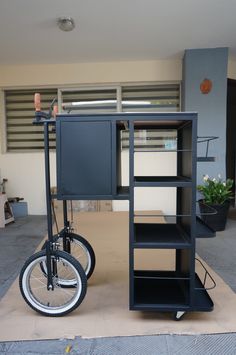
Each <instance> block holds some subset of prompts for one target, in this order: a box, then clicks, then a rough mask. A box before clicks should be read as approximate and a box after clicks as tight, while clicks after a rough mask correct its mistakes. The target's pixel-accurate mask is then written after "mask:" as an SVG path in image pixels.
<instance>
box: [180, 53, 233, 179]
mask: <svg viewBox="0 0 236 355" xmlns="http://www.w3.org/2000/svg"><path fill="white" fill-rule="evenodd" d="M227 63H228V49H227V48H213V49H191V50H186V51H185V55H184V60H183V90H182V110H183V111H197V112H198V136H218V137H219V139H218V140H216V141H213V143H211V144H210V149H209V155H210V156H215V157H216V161H215V162H211V163H209V162H207V163H206V162H199V163H198V164H197V180H198V183H201V182H202V176H203V175H204V174H208V175H210V176H211V177H217V176H218V174H221V176H222V177H223V178H225V173H226V172H225V159H226V98H227ZM205 78H207V79H210V80H211V81H212V84H213V87H212V90H211V92H210V93H209V94H202V93H201V91H200V84H201V82H202V81H203V80H204V79H205ZM204 154H205V144H203V143H202V144H198V156H202V155H204Z"/></svg>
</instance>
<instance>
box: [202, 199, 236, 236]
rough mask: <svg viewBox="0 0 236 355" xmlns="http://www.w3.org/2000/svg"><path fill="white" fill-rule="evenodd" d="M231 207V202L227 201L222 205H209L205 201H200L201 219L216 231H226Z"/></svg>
mask: <svg viewBox="0 0 236 355" xmlns="http://www.w3.org/2000/svg"><path fill="white" fill-rule="evenodd" d="M229 207H230V201H225V202H224V203H223V204H222V205H207V204H205V203H204V200H199V208H200V212H201V218H202V220H203V221H204V222H205V223H206V224H207V225H208V226H209V227H211V228H212V229H213V230H214V231H223V230H224V229H225V225H226V221H227V216H228V212H229ZM214 211H215V212H214Z"/></svg>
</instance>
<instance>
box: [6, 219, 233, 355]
mask: <svg viewBox="0 0 236 355" xmlns="http://www.w3.org/2000/svg"><path fill="white" fill-rule="evenodd" d="M234 216H235V215H234V213H233V214H232V219H229V220H228V224H227V228H226V230H225V231H224V232H219V233H217V236H216V237H215V238H212V239H199V240H197V252H198V254H199V255H200V256H201V257H202V258H203V259H204V260H205V261H206V262H207V263H208V264H209V266H211V267H212V268H213V269H214V270H215V271H216V272H217V273H219V275H220V276H221V277H222V278H223V279H224V281H225V282H226V283H227V284H228V285H229V286H230V287H231V288H232V289H233V290H234V291H235V292H236V280H235V279H236V278H235V270H236V258H235V250H236V220H235V218H234ZM32 231H37V233H36V234H35V235H34V236H32ZM45 233H46V217H42V216H30V217H24V218H19V219H18V220H17V221H16V223H13V224H11V225H8V226H7V228H5V229H0V267H1V268H0V270H1V271H0V282H1V285H0V298H1V297H2V296H3V295H4V294H5V293H6V291H7V289H8V288H9V286H10V285H11V283H12V282H13V281H14V279H15V278H16V277H17V275H18V273H19V270H20V268H21V266H22V265H23V263H24V261H25V259H26V258H27V257H28V256H30V255H31V254H32V253H33V251H34V250H35V248H36V247H37V245H38V244H39V242H40V241H41V240H42V238H43V236H44V235H45ZM6 270H7V272H6ZM182 321H184V319H183V320H182ZM66 353H70V354H80V355H82V354H83V355H100V354H101V355H113V354H122V355H133V354H135V355H139V354H140V355H149V354H150V355H155V354H158V355H160V354H165V355H166V354H168V355H172V354H173V355H174V354H181V355H185V354H186V355H189V354H191V355H194V354H198V355H199V354H203V353H204V354H207V355H211V354H212V355H213V354H214V355H218V354H219V355H222V354H224V355H236V333H230V334H212V335H204V334H203V335H196V336H181V335H173V334H168V335H153V336H135V337H113V338H96V339H82V338H75V339H73V340H68V339H57V340H45V341H21V342H1V343H0V354H11V355H16V354H66Z"/></svg>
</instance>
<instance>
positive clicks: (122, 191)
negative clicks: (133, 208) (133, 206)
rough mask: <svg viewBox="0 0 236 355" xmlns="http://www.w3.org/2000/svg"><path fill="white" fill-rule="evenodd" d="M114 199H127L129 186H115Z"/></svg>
mask: <svg viewBox="0 0 236 355" xmlns="http://www.w3.org/2000/svg"><path fill="white" fill-rule="evenodd" d="M115 199H116V200H128V199H129V186H119V187H118V188H117V195H116V196H115Z"/></svg>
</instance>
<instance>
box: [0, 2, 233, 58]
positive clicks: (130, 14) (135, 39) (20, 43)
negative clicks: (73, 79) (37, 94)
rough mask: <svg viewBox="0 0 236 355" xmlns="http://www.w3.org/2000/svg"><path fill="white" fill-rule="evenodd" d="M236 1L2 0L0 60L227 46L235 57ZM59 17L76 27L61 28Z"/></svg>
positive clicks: (157, 54) (174, 54) (141, 54)
mask: <svg viewBox="0 0 236 355" xmlns="http://www.w3.org/2000/svg"><path fill="white" fill-rule="evenodd" d="M235 15H236V0H38V1H37V0H20V1H19V0H0V64H44V63H76V62H97V61H100V62H101V61H122V60H156V59H174V58H181V57H182V55H183V52H184V49H190V48H214V47H229V53H230V55H231V56H233V57H234V58H235V59H236V18H235ZM60 16H72V17H73V18H74V20H75V22H76V27H75V29H74V31H72V32H62V31H60V30H59V29H58V27H57V25H56V20H57V18H58V17H60Z"/></svg>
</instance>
